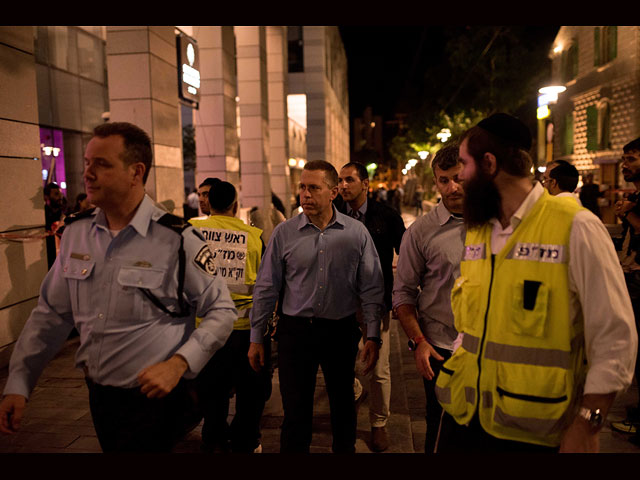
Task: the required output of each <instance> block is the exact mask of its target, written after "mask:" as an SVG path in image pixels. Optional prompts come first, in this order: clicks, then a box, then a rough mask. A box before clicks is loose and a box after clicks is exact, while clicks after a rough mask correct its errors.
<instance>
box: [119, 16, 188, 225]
mask: <svg viewBox="0 0 640 480" xmlns="http://www.w3.org/2000/svg"><path fill="white" fill-rule="evenodd" d="M177 68H178V67H177V53H176V35H175V29H174V27H172V26H152V27H146V26H141V27H139V26H108V27H107V72H108V76H109V104H110V106H109V109H110V121H112V122H118V121H124V122H130V123H133V124H135V125H138V126H139V127H140V128H142V129H143V130H144V131H145V132H147V133H148V134H149V136H150V137H151V142H152V146H153V157H154V158H153V165H152V167H151V170H150V172H149V178H148V179H147V184H146V191H147V193H148V194H149V195H150V196H151V197H152V198H153V199H154V200H156V201H158V202H166V203H165V205H166V204H171V202H173V205H174V210H173V211H172V212H171V213H174V214H176V215H180V216H182V214H183V210H182V205H183V203H184V200H185V198H184V180H183V163H182V128H181V126H180V108H179V101H178V73H177Z"/></svg>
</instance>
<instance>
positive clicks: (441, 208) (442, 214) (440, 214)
mask: <svg viewBox="0 0 640 480" xmlns="http://www.w3.org/2000/svg"><path fill="white" fill-rule="evenodd" d="M435 211H436V218H437V219H438V223H439V224H440V226H441V227H442V226H443V225H444V224H445V223H447V222H448V221H449V219H450V218H454V219H456V220H461V219H462V218H461V217H456V216H455V215H454V214H453V213H451V212H450V211H449V209H448V208H447V207H445V205H444V202H443V201H442V200H440V201H439V202H438V204H437V205H436V208H435Z"/></svg>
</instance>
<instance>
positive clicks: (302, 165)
mask: <svg viewBox="0 0 640 480" xmlns="http://www.w3.org/2000/svg"><path fill="white" fill-rule="evenodd" d="M305 163H307V162H306V161H304V160H302V159H300V160H298V168H304V165H305Z"/></svg>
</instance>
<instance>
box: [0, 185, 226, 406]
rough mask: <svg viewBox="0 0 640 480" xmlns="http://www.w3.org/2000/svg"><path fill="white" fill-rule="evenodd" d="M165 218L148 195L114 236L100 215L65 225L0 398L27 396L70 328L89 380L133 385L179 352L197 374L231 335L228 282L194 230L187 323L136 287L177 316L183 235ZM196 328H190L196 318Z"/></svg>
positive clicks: (189, 238) (190, 232)
mask: <svg viewBox="0 0 640 480" xmlns="http://www.w3.org/2000/svg"><path fill="white" fill-rule="evenodd" d="M164 214H165V212H164V211H163V210H161V209H160V208H158V207H157V206H156V205H154V203H153V201H152V200H151V198H149V197H148V196H146V195H145V197H144V199H143V201H142V202H141V204H140V206H139V207H138V210H137V211H136V213H135V216H134V217H133V219H132V220H131V222H130V223H129V225H127V226H126V227H125V228H124V229H123V230H121V231H120V232H119V233H118V234H117V235H116V236H115V237H113V236H112V234H111V232H110V231H109V229H108V228H107V222H106V218H105V216H104V213H103V212H102V211H101V210H100V209H96V210H95V211H94V213H93V214H92V215H91V216H89V217H87V218H83V219H79V220H76V221H75V222H74V223H72V224H70V225H68V226H67V227H66V230H65V232H64V234H63V235H62V239H61V243H60V254H59V255H58V257H57V258H56V261H55V263H54V265H53V267H52V268H51V270H50V271H49V273H48V274H47V276H46V277H45V279H44V281H43V283H42V286H41V291H40V298H39V300H38V305H37V306H36V308H35V309H34V310H33V312H32V313H31V316H30V317H29V319H28V320H27V323H26V324H25V327H24V329H23V331H22V333H21V335H20V337H19V339H18V341H17V343H16V345H15V348H14V352H13V355H12V357H11V362H10V366H9V378H8V381H7V384H6V387H5V390H4V393H5V394H8V393H15V394H21V395H24V396H25V397H28V395H29V393H30V392H31V390H32V389H33V387H34V386H35V384H36V381H37V379H38V377H39V376H40V374H41V372H42V370H43V369H44V367H45V366H46V364H47V363H48V361H49V360H50V359H51V358H52V357H53V356H54V355H55V354H56V353H57V352H58V351H59V349H60V348H61V346H62V344H63V343H64V342H65V340H66V339H67V338H68V335H69V332H70V331H71V330H72V328H73V327H74V325H75V327H76V329H77V330H78V333H79V334H80V347H79V348H78V351H77V354H76V365H77V366H78V367H79V368H83V369H84V370H85V372H86V374H87V375H88V377H90V378H91V379H92V380H93V381H94V382H97V383H99V384H102V385H113V386H117V387H128V388H130V387H136V386H138V382H137V379H136V377H137V375H138V373H139V372H140V371H141V370H142V369H143V368H145V367H147V366H149V365H153V364H155V363H158V362H162V361H164V360H167V359H168V358H169V357H171V356H172V355H173V354H175V353H177V354H180V355H182V356H183V357H184V358H185V359H186V360H187V363H188V364H189V369H188V371H187V373H186V374H185V377H187V378H193V377H195V376H196V375H197V373H198V372H199V371H200V369H201V368H202V367H203V366H204V365H205V364H206V363H207V361H208V360H209V358H210V357H211V356H212V355H213V353H214V352H215V351H216V350H217V349H219V348H220V347H221V346H223V345H224V344H225V342H226V340H227V338H228V337H229V335H230V333H231V330H232V327H233V322H234V320H235V319H236V318H237V312H236V309H235V307H234V304H233V301H232V300H231V296H230V294H229V290H228V288H227V286H226V284H225V282H224V281H223V280H222V279H220V278H217V277H215V276H214V275H213V274H212V270H211V269H210V268H208V267H210V263H209V262H208V259H209V257H210V255H208V254H210V251H209V250H208V247H207V244H206V242H205V241H204V239H203V238H202V236H201V234H200V233H199V232H198V231H197V230H195V229H194V228H193V227H189V228H187V229H186V230H184V231H183V233H182V236H183V238H184V250H185V253H186V274H185V284H184V298H185V300H186V302H187V303H188V304H189V305H190V306H191V313H190V315H188V316H186V317H180V318H172V317H171V316H169V315H167V314H165V313H164V312H162V311H161V310H160V309H159V308H158V307H156V306H155V305H154V304H153V303H151V301H150V300H149V299H148V298H146V297H145V296H144V295H143V294H142V292H141V291H140V290H139V289H138V287H141V288H147V289H149V291H151V293H153V294H154V295H155V296H156V297H157V298H158V299H159V300H160V301H161V302H162V303H163V304H164V305H165V306H167V307H168V309H169V310H178V306H177V305H178V302H177V285H178V250H179V245H180V236H179V235H180V234H178V233H177V232H175V231H173V230H171V229H170V228H167V227H165V226H163V225H160V224H159V223H157V221H158V219H159V218H160V217H162V216H163V215H164ZM196 315H198V316H199V317H201V318H202V319H203V320H202V323H201V324H200V327H199V328H197V329H196V328H195V316H196Z"/></svg>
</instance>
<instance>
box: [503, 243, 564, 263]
mask: <svg viewBox="0 0 640 480" xmlns="http://www.w3.org/2000/svg"><path fill="white" fill-rule="evenodd" d="M507 258H510V259H512V260H531V261H534V262H545V263H565V262H566V251H565V246H564V245H549V244H544V243H522V242H519V243H516V245H515V247H513V250H511V252H509V255H507Z"/></svg>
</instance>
